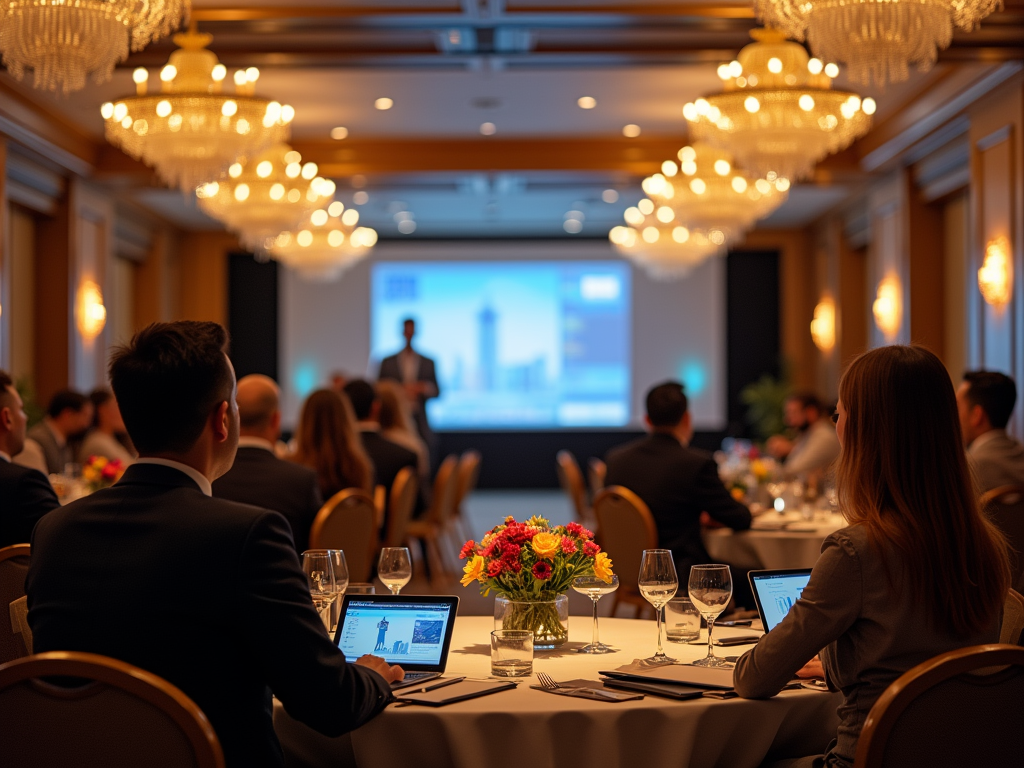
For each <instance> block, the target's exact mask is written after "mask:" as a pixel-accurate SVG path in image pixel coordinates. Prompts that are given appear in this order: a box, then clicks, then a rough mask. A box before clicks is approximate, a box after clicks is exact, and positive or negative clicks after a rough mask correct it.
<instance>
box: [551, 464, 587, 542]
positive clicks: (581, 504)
mask: <svg viewBox="0 0 1024 768" xmlns="http://www.w3.org/2000/svg"><path fill="white" fill-rule="evenodd" d="M555 466H556V469H557V470H558V484H559V485H561V486H562V490H563V491H565V493H566V495H567V496H568V497H569V503H571V504H572V509H573V513H574V514H575V515H576V522H578V523H580V524H581V525H592V523H591V510H590V509H588V508H587V487H586V485H584V483H583V472H581V471H580V465H579V464H578V463H577V461H576V457H575V456H573V455H572V453H571V452H569V451H565V450H562V451H559V452H558V453H557V454H556V455H555Z"/></svg>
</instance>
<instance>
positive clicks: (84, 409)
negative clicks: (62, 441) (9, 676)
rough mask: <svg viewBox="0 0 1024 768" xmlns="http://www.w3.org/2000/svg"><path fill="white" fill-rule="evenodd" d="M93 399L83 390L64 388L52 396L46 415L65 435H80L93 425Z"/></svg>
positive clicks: (51, 423)
mask: <svg viewBox="0 0 1024 768" xmlns="http://www.w3.org/2000/svg"><path fill="white" fill-rule="evenodd" d="M92 414H93V408H92V401H91V400H89V398H88V397H86V396H85V395H83V394H82V393H81V392H75V390H73V389H62V390H61V391H60V392H58V393H57V394H55V395H54V396H53V397H51V398H50V404H49V405H48V406H47V407H46V416H47V418H49V420H50V425H51V426H53V427H55V428H56V429H57V430H58V431H59V432H60V433H61V434H62V435H63V436H64V437H73V436H74V435H80V434H82V433H83V432H85V430H87V429H88V428H89V427H91V426H92Z"/></svg>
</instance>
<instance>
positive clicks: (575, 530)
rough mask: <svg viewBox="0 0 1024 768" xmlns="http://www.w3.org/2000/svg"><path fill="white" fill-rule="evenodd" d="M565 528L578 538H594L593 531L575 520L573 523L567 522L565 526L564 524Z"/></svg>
mask: <svg viewBox="0 0 1024 768" xmlns="http://www.w3.org/2000/svg"><path fill="white" fill-rule="evenodd" d="M565 530H567V531H568V532H569V533H571V534H572V535H573V536H576V537H577V538H580V539H592V538H594V534H593V532H592V531H588V530H587V529H586V528H584V527H583V526H582V525H580V524H579V523H575V522H574V523H569V524H568V525H567V526H565Z"/></svg>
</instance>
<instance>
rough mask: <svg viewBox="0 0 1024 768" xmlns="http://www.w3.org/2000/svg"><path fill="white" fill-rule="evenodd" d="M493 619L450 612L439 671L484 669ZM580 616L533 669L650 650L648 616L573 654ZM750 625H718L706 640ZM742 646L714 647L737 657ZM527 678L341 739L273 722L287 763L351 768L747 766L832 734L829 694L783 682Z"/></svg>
mask: <svg viewBox="0 0 1024 768" xmlns="http://www.w3.org/2000/svg"><path fill="white" fill-rule="evenodd" d="M493 628H494V627H493V619H492V618H490V617H485V616H467V617H462V618H459V619H458V621H457V622H456V625H455V633H454V636H453V639H452V650H451V655H450V656H449V662H448V669H447V673H448V674H459V675H468V676H471V677H486V676H488V675H489V674H490V631H491V630H492V629H493ZM590 631H591V622H590V620H589V618H588V617H584V616H573V617H572V618H571V619H570V622H569V638H570V639H569V643H568V644H567V648H563V649H561V650H558V651H547V652H541V653H538V654H537V656H536V658H535V660H534V672H535V673H536V672H547V673H548V674H550V675H551V676H552V677H554V678H555V680H558V681H560V682H564V681H567V680H572V679H577V678H584V679H591V680H596V679H597V678H598V674H597V673H598V671H599V670H603V669H614V668H615V667H618V666H621V665H623V664H627V663H629V662H631V661H632V660H633V659H635V658H637V657H641V656H650V655H651V654H653V652H654V650H655V643H656V637H655V624H654V621H653V620H650V621H636V620H632V619H602V620H601V639H602V641H604V642H606V643H609V644H611V645H613V646H615V647H616V648H621V649H622V650H621V651H619V652H618V653H612V654H605V655H602V656H590V655H587V654H580V653H576V652H575V650H574V649H575V648H578V647H580V646H582V645H583V644H584V643H585V642H589V640H590ZM747 633H749V630H746V629H741V630H728V629H725V630H717V631H716V632H715V635H716V637H717V636H721V637H725V636H729V635H730V634H747ZM747 648H749V646H740V647H732V648H719V649H717V650H716V652H717V653H718V654H720V655H729V654H737V655H738V654H739V653H742V652H743V651H744V650H746V649H747ZM666 650H667V652H668V653H669V654H670V655H672V656H673V657H675V658H678V659H680V660H685V661H692V660H695V659H697V658H699V657H701V656H703V655H704V654H705V653H706V651H707V646H706V645H705V646H698V645H680V644H676V643H667V644H666ZM531 684H534V685H535V684H536V678H535V677H534V678H529V679H526V680H525V681H524V682H523V683H521V684H520V685H519V687H518V689H516V690H512V691H503V692H501V693H496V694H492V695H490V696H485V697H482V698H479V699H473V700H470V701H464V702H459V703H457V704H451V705H449V706H446V707H440V708H436V709H435V708H431V707H423V706H397V705H391V706H389V707H388V708H387V710H385V711H384V712H383V713H381V714H380V715H379V716H378V717H376V718H375V719H374V720H372V721H370V722H369V723H367V724H366V725H364V726H363V727H362V728H360V729H359V730H358V731H356V732H354V733H353V734H351V737H341V738H338V739H332V738H327V737H325V736H321V735H320V734H318V733H316V732H315V731H313V730H311V729H309V728H307V727H306V726H304V725H302V724H300V723H297V722H295V721H294V720H292V719H291V718H290V717H288V715H287V714H286V713H285V712H284V710H283V708H282V707H281V705H280V704H279V703H276V702H275V710H274V725H275V727H276V729H277V733H278V735H279V737H280V739H281V743H282V745H283V746H284V749H285V752H286V754H287V755H288V758H289V765H290V766H298V765H302V766H323V768H326V767H327V766H333V767H335V768H336V767H337V766H342V765H350V764H351V761H352V757H353V754H354V757H355V762H356V764H357V765H358V766H360V768H397V767H398V766H415V768H443V767H446V766H454V767H455V768H576V767H578V768H614V767H615V766H624V767H625V766H651V767H652V768H669V767H671V768H682V767H683V766H689V767H690V768H711V767H712V766H721V767H722V768H745V767H749V768H755V767H756V766H758V765H760V764H761V763H762V761H763V760H764V759H765V757H766V755H768V754H769V753H771V754H772V755H773V756H774V757H780V758H781V757H793V756H800V755H806V754H814V753H821V752H823V751H824V749H825V747H826V745H827V744H828V742H829V740H830V739H831V738H832V737H833V736H834V735H835V730H836V726H837V724H838V720H837V719H836V715H835V711H836V707H837V706H838V705H839V703H840V701H841V698H840V695H839V694H829V693H821V692H817V691H809V690H795V691H784V692H782V693H781V694H779V695H778V696H776V697H775V698H773V699H770V700H767V701H748V700H744V699H729V700H725V701H721V700H714V699H697V700H695V701H672V700H669V699H664V698H660V697H656V696H647V697H646V698H644V699H643V700H641V701H629V702H622V703H606V702H595V701H588V700H583V699H575V698H568V697H565V696H553V695H551V694H547V693H543V692H541V691H536V690H532V689H530V688H529V687H528V686H529V685H531Z"/></svg>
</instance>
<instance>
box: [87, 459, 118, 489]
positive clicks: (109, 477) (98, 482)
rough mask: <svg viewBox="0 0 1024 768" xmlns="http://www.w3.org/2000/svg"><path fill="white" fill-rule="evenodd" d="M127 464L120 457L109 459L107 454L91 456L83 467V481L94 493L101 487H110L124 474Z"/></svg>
mask: <svg viewBox="0 0 1024 768" xmlns="http://www.w3.org/2000/svg"><path fill="white" fill-rule="evenodd" d="M124 470H125V465H124V462H122V461H121V460H120V459H113V460H110V459H107V458H106V457H105V456H90V457H89V460H88V461H87V462H86V463H85V466H84V467H82V481H83V482H84V483H85V485H86V487H87V488H88V489H89V493H94V492H96V491H98V490H100V488H109V487H110V486H112V485H113V484H114V483H116V482H117V481H118V480H120V479H121V475H123V474H124Z"/></svg>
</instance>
